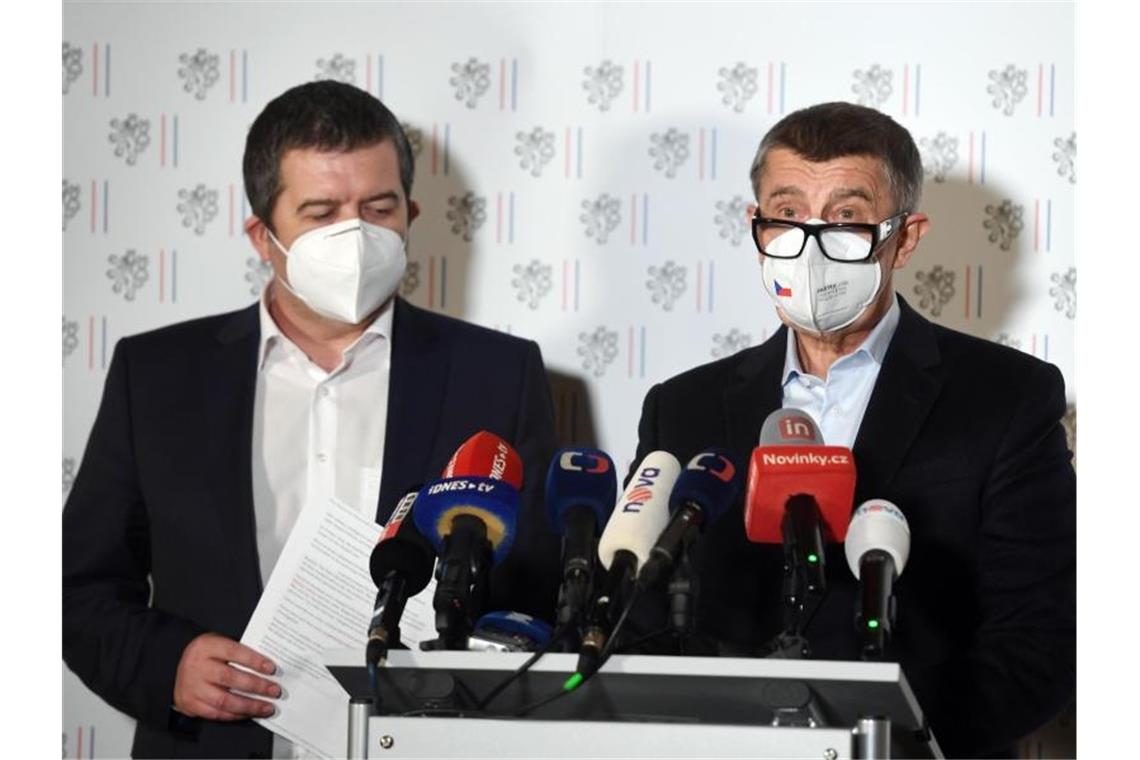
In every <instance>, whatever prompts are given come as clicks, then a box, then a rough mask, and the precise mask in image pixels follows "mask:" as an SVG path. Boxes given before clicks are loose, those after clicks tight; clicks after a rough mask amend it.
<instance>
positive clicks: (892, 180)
mask: <svg viewBox="0 0 1140 760" xmlns="http://www.w3.org/2000/svg"><path fill="white" fill-rule="evenodd" d="M773 148H787V149H788V150H791V151H793V152H794V153H796V154H798V155H800V156H802V157H804V158H806V159H807V160H808V161H813V162H822V161H830V160H832V159H835V158H841V157H843V156H869V157H871V158H874V159H878V160H879V161H882V163H883V168H884V169H885V170H886V175H887V182H888V183H889V187H890V190H891V195H892V198H893V200H894V205H895V213H901V212H903V211H909V212H913V211H916V210H917V209H918V204H919V201H920V200H921V199H922V157H921V155H919V152H918V146H917V145H915V144H914V138H912V137H911V135H910V132H908V131H907V130H906V129H905V128H904V127H902V126H901V125H900V124H898V122H896V121H894V120H893V119H892V118H891V117H889V116H887V115H886V114H883V113H880V112H878V111H876V110H875V109H873V108H867V107H866V106H860V105H855V104H854V103H841V102H840V103H821V104H819V105H814V106H810V107H808V108H803V109H800V110H799V111H793V112H792V113H790V114H788V115H787V116H785V117H784V118H783V119H780V121H778V122H777V123H776V125H775V126H774V127H772V128H771V129H770V130H768V133H767V134H766V135H764V138H763V139H762V140H761V141H760V147H759V148H758V149H757V150H756V158H754V159H753V161H752V167H751V169H749V172H748V176H749V178H750V179H751V181H752V192H753V193H754V194H755V195H756V197H757V198H759V197H760V175H761V174H762V173H763V171H764V161H765V159H766V158H767V156H768V152H769V151H770V150H772V149H773Z"/></svg>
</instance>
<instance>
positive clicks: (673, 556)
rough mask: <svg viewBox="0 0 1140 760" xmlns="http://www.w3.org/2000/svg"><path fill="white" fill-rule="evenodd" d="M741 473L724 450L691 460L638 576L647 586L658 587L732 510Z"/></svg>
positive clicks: (673, 493) (697, 456) (675, 486)
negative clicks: (700, 538)
mask: <svg viewBox="0 0 1140 760" xmlns="http://www.w3.org/2000/svg"><path fill="white" fill-rule="evenodd" d="M737 472H738V470H737V467H736V464H735V463H734V462H733V461H732V457H731V456H730V454H729V452H727V451H724V450H722V449H706V450H705V451H702V452H701V453H699V454H697V455H696V456H695V457H693V458H692V460H690V462H689V464H688V465H687V466H686V467H685V469H684V470H682V471H681V474H680V475H679V476H678V477H677V481H676V483H674V485H673V490H672V492H671V493H670V494H669V512H670V514H671V516H670V518H669V522H668V523H667V524H666V525H665V529H664V530H662V531H661V535H660V536H659V537H658V538H657V542H656V543H655V544H654V545H653V548H652V549H650V550H649V559H648V561H646V563H645V564H644V565H642V567H641V571H640V573H639V575H638V581H639V582H640V583H641V584H642V585H643V586H645V587H646V588H647V589H648V588H653V587H654V586H656V585H657V584H658V583H659V582H660V581H661V580H662V579H663V578H664V577H665V576H666V573H667V572H669V571H671V570H672V569H673V568H674V566H675V565H676V564H677V560H678V555H679V554H680V553H681V552H683V551H687V550H688V548H689V546H690V545H691V543H692V542H693V541H694V540H695V539H696V536H697V535H698V534H699V533H700V532H701V531H703V530H704V529H705V528H706V527H707V526H708V525H711V524H712V523H714V522H716V521H717V520H718V519H720V517H721V515H723V514H724V513H725V512H727V511H728V508H729V507H730V506H732V501H733V499H735V498H736V493H737V491H739V490H740V478H739V477H737Z"/></svg>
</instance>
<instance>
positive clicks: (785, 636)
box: [767, 494, 827, 659]
mask: <svg viewBox="0 0 1140 760" xmlns="http://www.w3.org/2000/svg"><path fill="white" fill-rule="evenodd" d="M784 510H785V511H784V519H783V520H782V521H781V523H780V529H781V531H782V532H783V536H784V540H783V545H784V583H783V596H784V629H783V630H782V631H781V632H780V633H779V634H778V635H777V636H776V638H775V639H773V640H772V642H770V643H769V652H770V653H769V654H768V655H767V656H769V657H777V658H793V659H799V658H806V657H810V656H811V647H810V645H809V644H808V641H807V639H806V638H805V637H804V635H803V633H804V631H805V630H806V629H807V626H808V624H809V623H810V622H811V619H812V617H814V616H815V612H816V610H817V609H818V608H819V604H820V602H821V601H822V600H823V596H824V594H825V593H826V591H827V581H826V578H825V575H824V562H823V551H822V549H823V540H822V536H821V534H820V530H821V529H820V522H821V521H820V516H819V505H818V504H816V501H815V499H814V498H812V497H811V496H808V495H806V494H797V495H795V496H793V497H791V498H790V499H788V503H787V505H786V506H785V508H784Z"/></svg>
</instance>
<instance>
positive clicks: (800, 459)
mask: <svg viewBox="0 0 1140 760" xmlns="http://www.w3.org/2000/svg"><path fill="white" fill-rule="evenodd" d="M761 461H763V462H764V464H766V465H773V466H776V467H779V466H786V465H790V464H809V465H816V466H818V467H824V466H826V465H829V464H849V463H850V462H851V457H849V456H848V455H847V454H808V453H806V452H797V453H795V454H769V453H768V452H764V453H763V454H761Z"/></svg>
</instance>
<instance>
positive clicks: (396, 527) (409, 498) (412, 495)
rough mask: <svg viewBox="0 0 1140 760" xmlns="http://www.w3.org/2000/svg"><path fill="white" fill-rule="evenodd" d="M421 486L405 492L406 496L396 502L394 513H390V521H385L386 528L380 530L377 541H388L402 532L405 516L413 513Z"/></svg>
mask: <svg viewBox="0 0 1140 760" xmlns="http://www.w3.org/2000/svg"><path fill="white" fill-rule="evenodd" d="M421 487H422V486H419V485H417V486H415V487H413V488H411V489H409V490H408V492H407V493H406V494H404V498H402V499H400V500H399V501H398V502H396V508H395V509H393V510H392V514H390V515H388V522H386V523H384V529H383V530H381V531H380V537H379V538H377V539H376V541H377V542H380V541H386V540H388V539H389V538H391V537H392V536H395V535H396V534H397V533H399V532H400V527H401V526H402V525H403V524H404V518H405V517H407V516H408V515H409V514H411V512H412V507H413V506H415V503H416V497H417V496H419V495H420V488H421Z"/></svg>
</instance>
